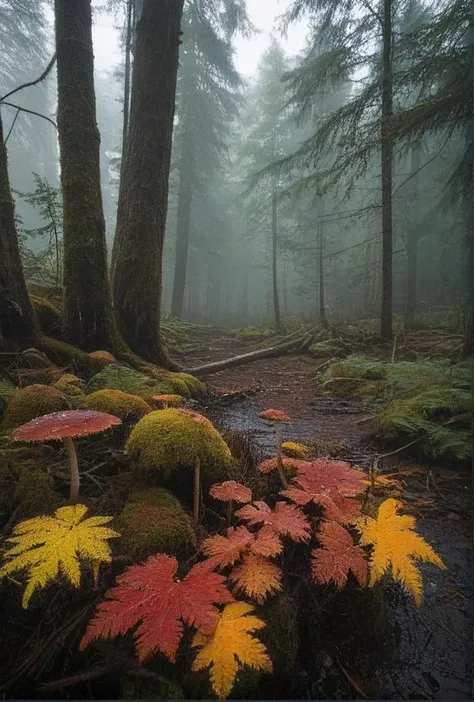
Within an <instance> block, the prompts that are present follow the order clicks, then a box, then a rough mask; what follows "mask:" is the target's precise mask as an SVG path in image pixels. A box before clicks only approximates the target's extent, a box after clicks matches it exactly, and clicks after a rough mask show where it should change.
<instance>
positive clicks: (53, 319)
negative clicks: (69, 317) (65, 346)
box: [30, 295, 62, 336]
mask: <svg viewBox="0 0 474 702" xmlns="http://www.w3.org/2000/svg"><path fill="white" fill-rule="evenodd" d="M30 299H31V303H32V305H33V309H34V311H35V312H36V316H37V318H38V321H39V324H40V328H41V331H42V332H43V333H44V334H48V336H55V335H56V334H60V333H61V326H62V320H61V311H60V310H59V308H58V307H56V305H55V304H54V303H53V302H52V301H51V300H47V299H46V298H45V297H40V296H37V295H30Z"/></svg>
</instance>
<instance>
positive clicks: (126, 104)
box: [122, 0, 133, 161]
mask: <svg viewBox="0 0 474 702" xmlns="http://www.w3.org/2000/svg"><path fill="white" fill-rule="evenodd" d="M132 15H133V0H127V26H126V30H125V32H126V36H125V78H124V83H123V126H122V161H123V160H124V158H123V155H124V151H125V142H126V139H127V133H128V120H129V117H130V74H131V68H132Z"/></svg>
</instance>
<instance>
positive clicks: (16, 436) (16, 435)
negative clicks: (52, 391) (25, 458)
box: [10, 410, 122, 505]
mask: <svg viewBox="0 0 474 702" xmlns="http://www.w3.org/2000/svg"><path fill="white" fill-rule="evenodd" d="M121 423H122V422H121V420H120V419H119V418H118V417H114V416H113V415H111V414H105V412H94V411H92V410H66V411H64V412H53V413H52V414H45V415H43V416H42V417H37V418H36V419H32V420H31V422H26V424H22V425H21V427H18V428H17V429H15V430H14V431H12V433H11V434H10V439H11V440H12V441H25V442H37V441H59V440H61V441H62V442H63V443H64V446H65V448H66V453H67V457H68V464H69V472H70V476H71V491H70V494H69V503H70V504H71V505H75V504H77V501H78V499H79V485H80V480H79V468H78V465H77V453H76V448H75V446H74V442H73V439H74V438H76V437H79V436H89V435H90V434H99V433H100V432H103V431H105V430H106V429H109V428H110V427H113V426H116V425H117V424H121Z"/></svg>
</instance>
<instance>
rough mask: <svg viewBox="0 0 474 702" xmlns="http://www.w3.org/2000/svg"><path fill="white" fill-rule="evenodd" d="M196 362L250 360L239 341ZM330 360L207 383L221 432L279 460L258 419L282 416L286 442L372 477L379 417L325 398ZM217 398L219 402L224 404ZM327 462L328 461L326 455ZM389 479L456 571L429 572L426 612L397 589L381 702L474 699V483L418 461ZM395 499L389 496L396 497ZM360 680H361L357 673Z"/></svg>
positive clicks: (255, 367) (193, 355) (298, 361)
mask: <svg viewBox="0 0 474 702" xmlns="http://www.w3.org/2000/svg"><path fill="white" fill-rule="evenodd" d="M201 342H202V343H199V345H198V346H197V347H196V348H195V349H193V350H192V351H191V352H189V353H188V354H186V355H185V356H184V357H183V358H182V359H180V361H181V362H183V363H185V364H186V365H187V366H192V365H198V364H200V363H205V362H209V361H217V360H220V359H224V358H228V357H230V356H233V355H237V354H240V353H244V352H245V350H246V349H245V347H244V346H243V345H242V344H240V343H239V342H238V341H236V340H235V339H233V338H231V337H229V336H226V335H220V336H216V337H207V338H206V339H204V340H201ZM323 360H324V359H318V361H313V360H312V359H310V358H309V357H307V356H288V357H283V358H279V359H266V360H262V361H257V362H255V363H253V364H249V365H247V366H241V367H238V368H230V369H228V370H224V371H220V372H219V373H215V374H213V375H211V376H208V377H207V378H206V379H205V380H206V382H207V384H208V387H209V389H210V390H211V391H212V392H213V393H215V396H214V399H213V401H212V402H210V403H209V405H208V406H207V407H204V408H203V411H204V413H205V414H208V416H210V418H212V420H213V421H214V422H215V423H216V424H217V425H218V426H219V427H220V428H221V429H227V430H228V429H231V430H234V431H235V430H237V431H242V432H245V433H246V435H248V436H250V437H251V440H252V442H253V443H254V445H255V446H256V448H257V450H258V452H259V454H260V455H261V457H262V458H266V457H270V456H272V455H273V451H274V449H273V447H274V443H273V442H274V434H273V431H272V430H271V429H269V428H268V427H267V426H265V425H264V423H262V422H261V421H260V420H259V419H258V414H259V412H261V411H262V410H264V409H268V408H278V409H281V410H283V411H284V412H286V413H287V414H288V415H289V416H290V417H291V419H292V424H291V425H288V426H287V427H285V439H287V440H290V439H291V440H294V441H300V442H303V443H308V442H311V443H313V445H314V442H315V440H316V441H319V442H323V443H322V446H323V448H324V447H325V446H329V447H331V445H332V444H331V443H329V444H327V443H325V442H337V443H338V447H337V449H338V455H339V456H341V457H344V458H345V459H347V460H349V461H351V462H353V463H355V464H357V465H359V466H362V467H365V468H368V466H369V465H370V464H371V461H372V459H373V456H374V454H375V453H377V452H380V450H381V449H380V447H377V446H375V445H374V444H373V442H371V440H370V437H369V434H368V429H367V427H368V423H367V422H366V421H364V420H366V418H367V416H368V414H370V408H368V407H367V406H363V405H362V404H360V403H357V402H349V401H347V400H344V399H342V398H327V397H324V398H323V397H319V396H318V395H317V393H316V389H315V384H314V383H313V382H312V380H311V371H312V370H315V368H316V367H317V366H318V365H320V364H321V363H322V362H323ZM216 396H217V397H216ZM322 455H326V454H322ZM383 471H384V472H387V473H390V474H392V473H397V474H398V479H399V480H400V482H401V485H402V493H401V495H400V496H399V497H400V499H401V500H402V501H403V503H404V505H405V511H408V512H411V513H412V514H414V516H416V518H417V529H418V531H419V532H420V533H421V534H422V535H423V536H424V537H425V538H426V539H427V540H428V541H429V542H431V543H432V544H433V545H434V546H435V548H436V549H437V551H438V552H439V553H440V555H441V556H442V558H443V560H444V562H445V563H446V565H447V569H446V571H440V570H438V569H436V568H434V567H431V566H429V565H428V566H422V571H423V576H424V581H425V596H424V602H423V604H422V606H421V607H420V608H419V609H417V608H415V607H414V605H413V604H412V602H411V600H408V598H407V597H406V596H405V595H404V594H403V593H402V592H401V591H400V589H399V588H398V587H397V586H396V585H393V586H392V585H390V586H388V588H387V600H388V602H389V606H390V611H391V614H392V618H393V621H394V622H395V627H396V630H397V638H398V647H397V649H396V651H394V653H393V656H392V657H391V660H390V661H389V664H388V665H387V664H384V665H383V666H382V667H381V666H380V665H379V664H378V661H377V660H376V659H375V660H374V661H373V672H374V676H376V678H377V680H378V681H379V695H378V696H379V698H382V699H383V698H385V699H437V700H464V699H472V671H473V621H474V619H473V608H472V602H473V594H474V588H473V577H472V574H473V572H474V570H473V565H474V563H473V553H472V545H473V533H472V525H473V521H472V500H471V495H472V486H471V475H470V474H468V473H467V472H465V471H466V469H465V468H464V471H463V470H462V469H461V468H460V467H456V466H451V467H450V468H449V469H441V468H437V467H434V466H429V465H417V464H416V463H415V462H414V460H413V459H412V458H411V457H410V456H409V455H408V456H407V455H403V454H396V455H394V456H391V457H390V458H388V459H386V460H385V461H384V464H383ZM387 496H389V495H388V494H387ZM352 672H353V675H354V677H355V678H357V671H356V670H355V671H352Z"/></svg>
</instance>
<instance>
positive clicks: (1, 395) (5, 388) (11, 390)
mask: <svg viewBox="0 0 474 702" xmlns="http://www.w3.org/2000/svg"><path fill="white" fill-rule="evenodd" d="M16 389H17V388H16V387H15V386H14V385H13V384H12V383H9V382H8V380H0V417H2V416H3V413H4V412H5V409H6V408H7V405H8V403H9V402H10V400H11V399H12V397H13V395H14V394H15V391H16Z"/></svg>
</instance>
